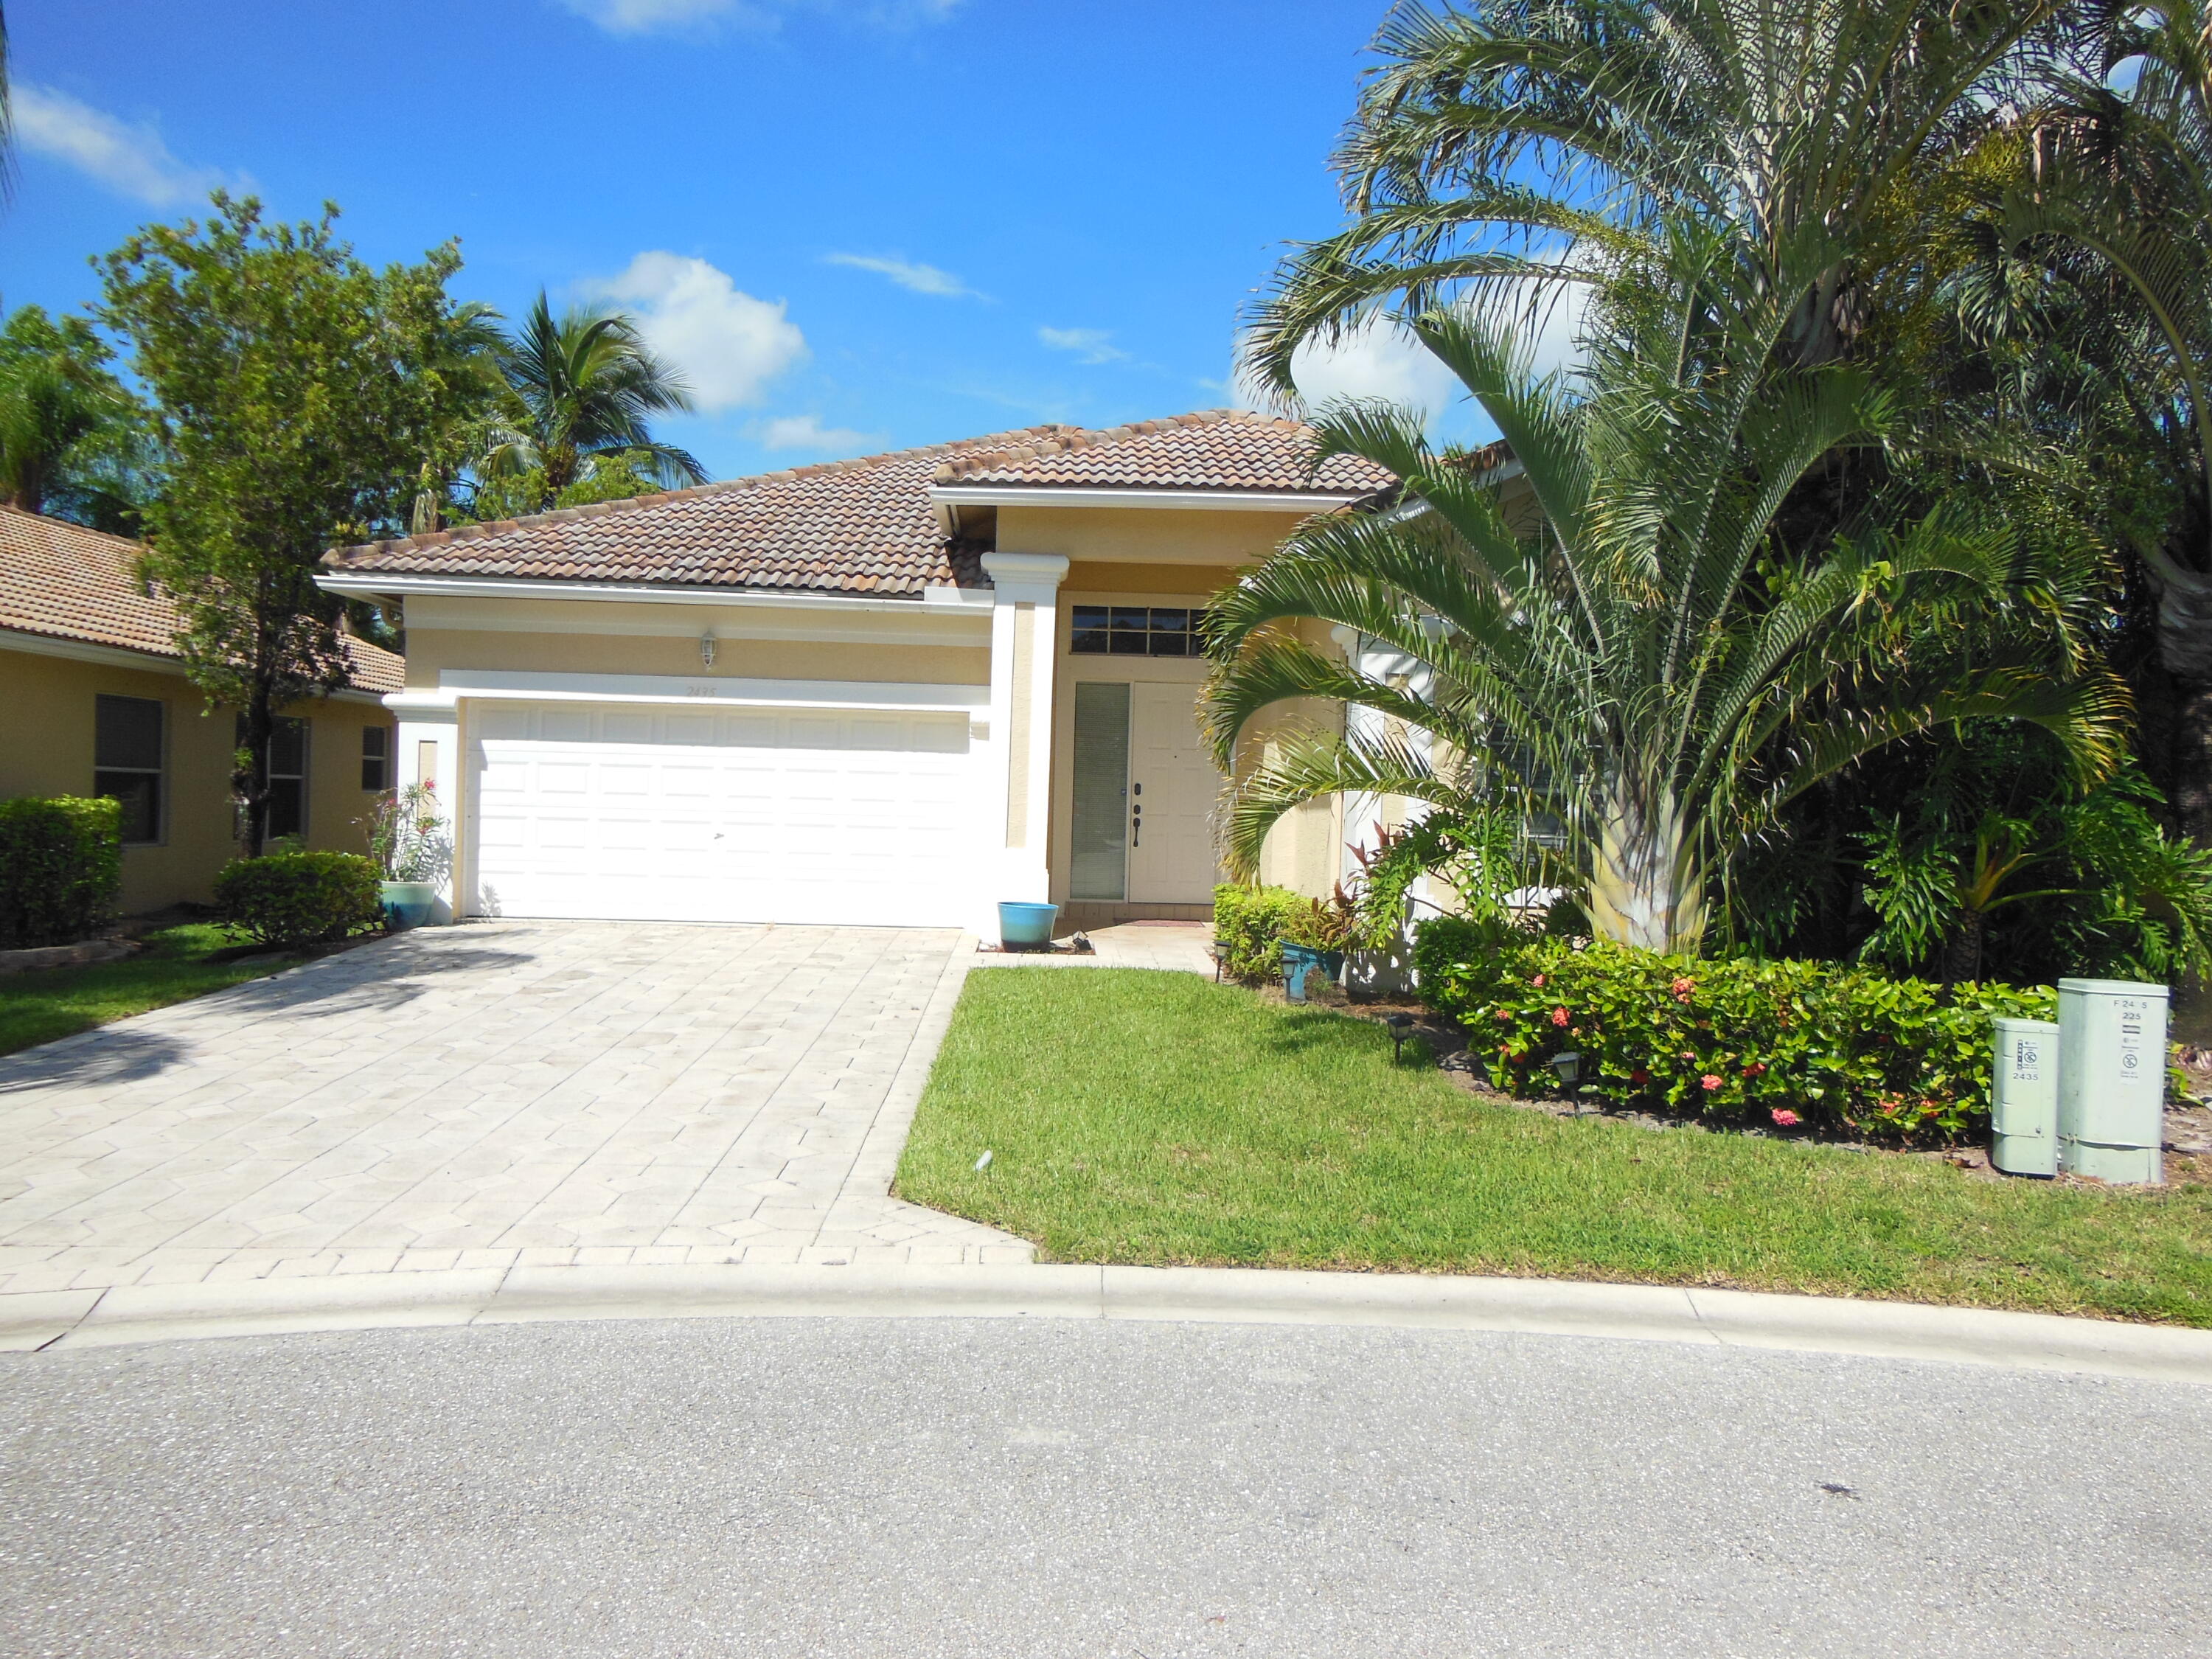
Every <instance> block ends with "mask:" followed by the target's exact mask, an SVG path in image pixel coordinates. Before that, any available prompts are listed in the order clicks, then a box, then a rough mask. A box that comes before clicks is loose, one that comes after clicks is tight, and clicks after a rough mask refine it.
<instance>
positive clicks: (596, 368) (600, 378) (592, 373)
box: [477, 289, 707, 506]
mask: <svg viewBox="0 0 2212 1659" xmlns="http://www.w3.org/2000/svg"><path fill="white" fill-rule="evenodd" d="M498 360H499V366H500V368H501V372H502V373H503V374H505V375H506V377H507V385H508V386H510V387H511V388H512V389H513V392H514V394H515V398H516V399H517V402H518V405H519V406H518V409H517V411H516V415H515V418H514V419H513V421H511V422H497V423H495V426H494V428H493V429H492V431H491V432H490V434H489V439H490V441H489V447H487V448H486V450H485V452H484V453H483V457H482V459H480V460H479V461H478V462H477V471H479V472H481V473H483V474H484V475H485V476H487V477H495V478H497V477H513V476H516V475H519V474H522V473H526V472H537V473H540V474H542V475H543V477H544V485H543V500H542V502H541V505H542V506H550V505H552V503H553V502H554V501H555V500H556V498H558V496H559V495H560V494H561V492H562V490H564V489H568V487H569V486H570V485H571V484H574V483H576V482H577V480H578V479H579V478H580V477H583V476H584V474H585V473H586V471H587V470H588V469H589V468H590V467H591V466H592V464H593V462H594V461H595V459H597V458H599V457H601V456H606V457H610V458H612V457H614V456H617V455H621V456H626V457H628V458H629V459H630V461H631V465H633V466H635V468H636V470H638V471H641V472H642V473H644V474H645V475H646V476H647V477H652V478H653V479H655V480H657V481H658V482H660V483H666V484H671V485H673V484H678V483H704V482H705V481H706V477H707V472H706V469H705V468H704V467H702V466H701V465H699V463H698V461H697V460H696V459H694V458H693V457H692V456H691V455H690V453H688V452H686V451H684V450H682V449H678V448H677V447H674V446H673V445H671V444H664V443H661V442H659V441H657V440H655V439H654V438H653V435H652V433H651V431H650V430H648V428H647V424H646V422H647V416H652V415H656V414H661V413H665V412H681V411H684V410H690V408H691V406H692V404H691V396H690V390H689V389H688V388H687V387H686V386H685V385H684V380H683V377H682V376H681V375H679V374H678V373H677V372H676V371H675V370H674V369H673V368H671V367H670V366H669V365H668V364H666V363H665V362H662V361H661V360H660V359H659V357H657V356H654V355H653V352H652V351H651V350H650V349H648V348H647V345H646V343H645V342H644V340H643V338H642V337H641V336H640V335H639V333H638V331H637V325H636V324H635V322H633V321H632V320H631V319H629V317H628V316H627V315H625V314H623V313H620V312H613V311H607V310H604V309H601V308H599V307H573V308H571V309H570V310H568V311H567V312H564V313H562V316H561V317H560V319H558V320H557V321H556V320H555V319H554V316H553V314H552V312H551V310H550V307H548V306H547V304H546V301H545V295H544V290H543V289H541V290H539V292H538V301H537V303H536V304H535V305H533V306H532V307H531V309H530V314H529V316H528V317H527V318H526V319H524V322H523V325H522V329H521V331H520V333H519V334H517V335H514V336H512V337H508V338H507V339H505V340H504V341H502V342H501V344H500V346H499V348H498Z"/></svg>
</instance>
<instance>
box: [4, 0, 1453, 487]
mask: <svg viewBox="0 0 2212 1659" xmlns="http://www.w3.org/2000/svg"><path fill="white" fill-rule="evenodd" d="M1383 4H1384V0H1343V3H1339V0H1299V3H1295V4H1279V3H1278V4H1267V3H1245V0H1200V3H1195V4H1194V3H1189V0H1184V3H1180V4H1174V3H1152V0H1117V3H1115V4H1110V5H1098V4H1091V5H1085V4H1074V5H1068V4H1048V3H1038V0H437V3H432V0H333V3H301V0H283V3H278V0H11V3H9V8H8V13H9V25H10V27H11V30H12V37H13V42H12V44H13V55H14V70H15V89H16V90H15V97H16V103H17V124H18V145H19V151H20V155H19V174H20V176H19V179H18V181H17V189H16V192H15V202H14V204H13V205H12V207H11V208H9V210H7V212H6V214H5V216H4V218H0V297H4V300H5V301H6V303H7V304H9V305H10V306H14V305H19V304H21V303H24V302H26V301H37V302H39V303H40V304H43V305H45V306H46V307H49V308H51V309H55V310H70V309H74V308H76V307H80V306H82V304H83V303H84V302H85V301H88V299H90V298H92V297H93V296H94V293H95V292H96V283H95V280H94V275H93V273H92V271H91V270H90V268H89V267H88V264H87V263H86V262H87V259H88V256H90V255H93V254H96V253H99V252H103V251H105V250H106V249H107V248H110V247H112V246H114V245H115V244H116V243H118V242H119V241H120V240H122V239H123V238H124V237H125V236H126V235H127V234H129V233H130V232H131V230H132V229H134V228H136V227H137V226H138V225H140V224H142V223H145V222H149V221H151V220H158V219H177V218H182V217H185V216H190V215H191V213H192V212H193V210H194V209H195V206H196V204H197V203H198V202H199V201H200V200H202V199H204V191H205V189H206V187H207V186H208V185H210V184H213V183H223V184H227V185H230V186H231V187H232V188H233V189H247V190H251V191H254V192H255V193H257V194H258V195H260V196H261V197H263V198H264V201H265V202H266V203H267V204H268V206H269V210H270V212H271V213H272V214H273V215H276V216H283V217H289V218H298V217H303V216H309V215H311V214H313V212H314V211H315V210H316V209H317V208H318V206H319V204H320V203H321V202H322V201H324V200H325V198H329V199H332V200H335V201H337V203H338V204H340V206H341V207H343V209H344V210H345V216H344V220H343V226H344V228H345V231H346V234H348V235H349V237H350V238H351V239H352V240H353V241H354V242H355V244H356V246H357V247H358V249H359V250H360V252H362V254H363V255H364V256H365V257H367V258H370V259H372V260H375V261H378V262H382V261H385V260H388V259H392V258H413V257H416V256H418V255H419V254H420V253H421V252H422V250H423V249H424V248H425V247H427V246H430V245H432V244H435V243H436V242H440V241H442V240H445V239H447V237H453V236H457V237H459V239H460V240H461V248H462V254H463V257H464V258H465V261H466V264H465V269H464V270H463V271H462V273H461V274H460V276H459V277H458V278H457V279H456V281H455V283H453V292H454V293H455V294H456V295H458V296H459V297H463V298H470V299H483V300H488V301H491V302H492V303H493V304H495V305H496V306H498V307H500V308H501V309H502V310H503V311H505V312H507V313H508V314H509V315H510V316H513V315H516V314H518V313H520V311H521V309H522V308H523V307H525V306H526V305H527V304H528V302H529V301H530V299H531V298H532V296H533V295H535V293H536V292H537V290H538V288H539V286H540V285H541V284H542V285H544V287H546V288H547V289H550V291H551V293H552V295H553V296H554V298H555V299H556V301H561V300H563V299H576V298H584V297H591V296H601V297H607V298H611V299H614V300H617V301H619V302H621V303H623V304H624V305H625V306H627V307H629V308H630V309H632V310H634V311H635V312H636V313H638V314H639V315H640V316H641V319H643V320H644V321H645V322H646V324H647V327H648V330H649V331H651V332H652V334H653V337H654V338H655V340H656V343H659V345H660V346H661V347H662V349H664V350H665V352H666V354H667V355H669V356H671V357H673V358H675V359H676V360H677V361H678V364H679V366H680V367H682V368H684V370H685V372H686V373H687V374H689V376H690V379H691V380H692V381H693V383H694V386H695V390H696V392H697V394H698V396H699V397H700V399H701V402H702V405H704V407H703V408H702V413H701V414H700V415H699V416H696V417H690V418H686V419H683V420H678V421H671V422H667V423H666V424H665V428H663V435H665V436H666V437H668V438H670V439H672V440H674V441H678V442H682V443H685V444H688V445H689V446H690V447H692V448H693V449H695V450H696V452H697V453H698V454H699V455H700V457H701V458H702V460H704V461H705V463H706V464H707V465H708V469H709V470H710V471H712V472H714V474H715V475H716V476H718V477H733V476H737V475H739V474H742V473H744V472H749V471H760V470H763V469H766V468H773V467H778V466H788V465H796V464H799V463H802V462H805V461H809V460H818V459H828V458H830V457H833V456H837V455H845V454H855V453H864V452H866V451H869V450H873V449H879V448H888V447H896V446H902V445H908V444H920V443H930V442H935V441H939V440H943V439H947V438H954V437H960V436H964V435H970V434H974V433H980V432H987V431H994V430H997V429H999V428H1005V427H1011V426H1021V425H1027V424H1030V423H1032V422H1041V421H1072V422H1082V423H1084V424H1089V425H1097V424H1104V423H1111V422H1117V421H1123V420H1130V419H1139V418H1144V417H1146V416H1159V415H1170V414H1175V413H1178V412H1180V411H1182V410H1189V409H1202V408H1208V407H1213V406H1217V405H1219V404H1224V403H1229V402H1234V401H1237V398H1235V396H1234V395H1233V392H1232V390H1231V386H1229V384H1228V381H1229V373H1230V361H1231V342H1232V338H1233V333H1234V326H1235V320H1236V317H1237V312H1238V309H1239V307H1241V306H1242V305H1243V304H1244V303H1245V302H1246V301H1247V300H1248V299H1249V295H1250V292H1251V290H1253V289H1255V288H1256V287H1258V286H1259V285H1261V283H1263V282H1264V280H1265V279H1266V277H1267V273H1268V271H1269V270H1270V269H1271V267H1272V265H1273V262H1274V259H1275V258H1276V257H1277V254H1278V252H1279V247H1280V245H1281V244H1282V243H1283V242H1284V241H1285V240H1287V239H1291V238H1296V237H1307V236H1313V235H1316V234H1325V233H1326V232H1328V230H1330V229H1331V228H1334V226H1335V225H1336V224H1337V223H1338V222H1339V209H1338V206H1337V201H1336V196H1335V191H1334V183H1333V180H1332V179H1331V178H1330V176H1329V174H1328V169H1327V166H1326V161H1327V156H1328V151H1329V149H1330V146H1331V143H1332V142H1333V140H1334V137H1335V135H1336V133H1337V131H1338V129H1339V128H1340V125H1341V124H1342V122H1343V120H1344V118H1345V117H1346V114H1347V113H1348V112H1349V111H1350V110H1351V108H1352V101H1353V99H1354V97H1355V95H1356V94H1357V91H1358V76H1359V71H1360V69H1361V67H1362V64H1363V63H1364V57H1363V52H1364V46H1365V45H1366V42H1367V40H1369V39H1370V36H1371V34H1372V33H1373V31H1374V28H1375V27H1376V24H1377V23H1378V22H1379V21H1380V20H1381V17H1382V15H1383ZM1437 373H1438V371H1437V370H1436V368H1435V366H1434V365H1432V364H1428V363H1426V362H1415V361H1413V360H1411V359H1409V358H1408V356H1407V355H1406V354H1405V353H1403V352H1401V351H1400V350H1397V349H1395V348H1393V347H1391V346H1389V345H1388V344H1387V343H1382V342H1376V343H1370V345H1368V346H1366V347H1363V348H1359V349H1354V350H1352V351H1351V352H1349V353H1347V354H1345V355H1343V356H1340V357H1339V358H1338V359H1336V360H1335V361H1333V362H1316V363H1314V364H1312V365H1310V372H1309V377H1308V383H1307V385H1306V386H1305V389H1306V390H1307V391H1308V392H1309V393H1310V394H1312V395H1315V396H1320V395H1324V394H1326V393H1327V392H1333V391H1340V390H1352V391H1374V392H1392V393H1397V394H1405V393H1408V392H1411V393H1414V394H1416V395H1419V394H1422V393H1427V394H1428V395H1430V396H1431V397H1433V396H1435V388H1436V376H1437Z"/></svg>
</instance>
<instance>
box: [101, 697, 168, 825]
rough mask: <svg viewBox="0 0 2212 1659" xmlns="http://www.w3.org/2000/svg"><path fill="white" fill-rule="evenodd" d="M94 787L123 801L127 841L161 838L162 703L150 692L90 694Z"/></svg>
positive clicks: (103, 793)
mask: <svg viewBox="0 0 2212 1659" xmlns="http://www.w3.org/2000/svg"><path fill="white" fill-rule="evenodd" d="M92 719H93V740H92V766H93V774H92V787H93V793H95V794H100V795H112V796H113V797H114V798H115V799H117V800H118V801H120V802H122V803H123V839H124V841H125V843H126V844H127V843H131V842H137V843H140V844H142V845H143V843H145V842H156V841H159V840H161V793H162V791H161V704H160V703H158V702H155V701H154V700H153V699H152V698H150V697H95V698H94V699H93V717H92Z"/></svg>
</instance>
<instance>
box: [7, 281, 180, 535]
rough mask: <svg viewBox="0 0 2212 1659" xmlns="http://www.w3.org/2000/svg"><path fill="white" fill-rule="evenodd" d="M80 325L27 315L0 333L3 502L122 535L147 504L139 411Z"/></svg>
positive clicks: (34, 311)
mask: <svg viewBox="0 0 2212 1659" xmlns="http://www.w3.org/2000/svg"><path fill="white" fill-rule="evenodd" d="M110 356H112V354H111V353H110V352H109V350H108V349H107V347H106V343H104V342H102V341H101V339H100V337H99V336H98V335H97V334H95V333H94V332H93V331H92V326H91V325H90V324H88V323H87V322H85V321H83V320H82V319H80V318H76V317H68V318H64V319H62V320H61V321H60V322H58V323H57V322H55V321H54V320H53V319H52V318H50V317H48V316H47V315H46V313H45V312H44V311H43V310H41V309H40V307H37V306H24V307H21V309H20V310H17V311H15V313H12V314H11V315H9V319H8V321H7V324H6V326H5V327H0V501H6V502H7V503H8V504H9V506H11V507H21V508H22V509H23V511H25V512H26V513H51V514H52V515H53V516H55V517H58V518H64V519H70V520H75V521H76V522H77V523H79V524H83V525H89V526H92V527H93V528H94V529H95V530H106V531H110V532H124V533H127V532H130V531H131V530H133V529H135V527H136V526H137V520H138V515H139V513H140V511H141V510H142V509H143V506H144V503H145V501H146V499H147V497H148V495H149V494H150V483H149V476H148V474H149V466H150V465H151V461H152V454H151V445H150V439H149V434H148V433H147V431H146V428H145V424H144V411H143V410H142V409H140V407H139V405H138V402H137V399H136V398H133V397H131V394H130V393H129V392H126V391H125V390H124V387H123V384H122V382H121V381H119V380H117V379H116V378H115V376H114V374H112V373H111V372H110V371H109V369H108V368H107V363H108V360H109V358H110Z"/></svg>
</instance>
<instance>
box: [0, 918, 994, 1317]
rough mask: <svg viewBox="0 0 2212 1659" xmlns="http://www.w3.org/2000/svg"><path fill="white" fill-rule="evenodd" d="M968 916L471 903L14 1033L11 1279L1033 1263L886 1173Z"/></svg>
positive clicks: (22, 1286)
mask: <svg viewBox="0 0 2212 1659" xmlns="http://www.w3.org/2000/svg"><path fill="white" fill-rule="evenodd" d="M960 942H961V941H960V940H959V939H958V937H957V935H955V934H953V933H945V932H930V931H922V930H902V929H892V928H857V927H854V928H829V927H684V926H675V925H660V924H648V923H626V922H549V921H527V922H525V921H501V922H481V923H471V924H470V925H468V926H465V927H450V928H433V929H426V930H424V931H422V932H420V933H409V934H404V935H402V936H400V937H399V938H398V939H391V940H386V941H383V942H380V943H378V944H374V945H368V946H364V947H363V948H362V949H360V950H356V951H349V952H347V953H345V954H343V955H341V956H337V957H327V958H325V959H324V960H322V961H319V962H316V963H310V964H308V965H307V966H304V967H301V968H298V969H293V970H291V971H289V972H287V973H283V974H280V975H276V976H275V977H273V978H270V979H266V980H261V981H255V982H253V983H251V984H248V985H243V986H240V987H235V988H234V989H232V990H229V991H226V992H221V993H218V994H216V995H213V996H210V997H204V998H202V999H200V1000H197V1001H194V1002H188V1003H182V1004H179V1005H178V1006H175V1007H173V1008H167V1009H162V1010H160V1011H158V1012H154V1013H151V1014H146V1015H142V1016H140V1017H139V1018H135V1019H131V1020H126V1021H124V1022H121V1023H119V1024H114V1025H110V1026H106V1027H103V1028H102V1029H100V1030H96V1031H90V1032H87V1033H85V1034H84V1035H82V1036H75V1037H70V1038H68V1039H66V1040H65V1041H63V1042H56V1043H50V1044H47V1045H46V1046H45V1047H42V1048H34V1049H30V1050H27V1051H26V1052H24V1053H22V1054H16V1055H13V1056H10V1057H9V1058H7V1059H0V1291H35V1290H60V1289H65V1288H84V1287H88V1286H92V1285H117V1284H136V1283H149V1284H150V1283H176V1282H182V1281H185V1280H191V1279H200V1278H210V1279H225V1278H235V1277H259V1276H262V1275H264V1274H271V1273H274V1274H280V1275H284V1274H293V1273H363V1272H367V1273H374V1272H385V1271H392V1270H404V1269H406V1268H410V1267H421V1268H436V1267H454V1266H463V1267H497V1266H503V1265H507V1264H510V1263H513V1262H514V1261H518V1260H520V1261H528V1262H532V1263H540V1262H542V1263H564V1262H569V1261H584V1262H630V1261H642V1262H655V1261H665V1262H677V1261H735V1260H754V1261H762V1260H769V1261H833V1260H838V1259H843V1258H847V1257H854V1258H857V1259H863V1260H895V1259H915V1260H921V1261H975V1260H983V1259H990V1260H1006V1261H1026V1260H1028V1259H1029V1257H1030V1253H1031V1252H1030V1246H1029V1245H1027V1244H1026V1243H1022V1242H1021V1241H1019V1240H1018V1239H1015V1238H1012V1237H1010V1236H1008V1235H1006V1234H1004V1233H1000V1232H997V1231H993V1230H992V1229H990V1228H987V1227H981V1226H978V1225H975V1224H974V1223H972V1222H967V1221H963V1220H959V1219H957V1218H954V1217H951V1216H945V1215H940V1214H939V1213H937V1212H934V1211H931V1210H925V1209H921V1208H920V1207H919V1206H915V1205H910V1204H904V1203H901V1202H899V1201H898V1200H895V1199H892V1198H890V1196H889V1195H888V1193H889V1187H890V1176H891V1172H892V1170H893V1168H894V1167H895V1165H896V1161H897V1157H898V1152H899V1148H900V1146H901V1144H902V1141H903V1139H904V1138H905V1131H906V1125H907V1121H908V1118H909V1117H910V1116H911V1114H912V1111H913V1106H914V1103H915V1099H917V1098H918V1097H919V1095H920V1090H921V1082H922V1079H923V1078H924V1077H925V1076H926V1073H927V1062H928V1060H929V1058H930V1056H931V1055H932V1054H933V1052H934V1049H935V1047H936V1042H937V1039H938V1036H939V1035H940V1034H941V1030H942V1024H943V1021H944V1018H945V1016H946V1014H947V1013H949V1011H950V1006H951V994H952V992H953V991H954V990H956V989H957V978H958V963H957V960H956V957H955V950H956V946H957V945H959V944H960ZM985 1250H988V1251H990V1252H991V1255H990V1256H989V1257H987V1258H986V1257H984V1256H983V1255H982V1252H984V1251H985Z"/></svg>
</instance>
